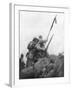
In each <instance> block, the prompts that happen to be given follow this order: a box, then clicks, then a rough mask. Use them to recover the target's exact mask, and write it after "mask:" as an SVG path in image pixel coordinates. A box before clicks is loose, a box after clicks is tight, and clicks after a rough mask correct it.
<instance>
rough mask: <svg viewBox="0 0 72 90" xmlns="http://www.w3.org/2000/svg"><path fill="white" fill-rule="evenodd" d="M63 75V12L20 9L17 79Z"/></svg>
mask: <svg viewBox="0 0 72 90" xmlns="http://www.w3.org/2000/svg"><path fill="white" fill-rule="evenodd" d="M59 77H64V13H63V12H52V11H51V12H48V11H29V10H25V11H20V12H19V79H35V78H59Z"/></svg>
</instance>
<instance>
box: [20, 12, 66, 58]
mask: <svg viewBox="0 0 72 90" xmlns="http://www.w3.org/2000/svg"><path fill="white" fill-rule="evenodd" d="M56 15H57V18H56V19H57V24H55V23H54V26H53V28H52V31H51V33H50V36H49V39H50V37H51V36H52V34H54V37H53V39H52V41H51V43H50V46H49V49H48V53H49V54H56V55H57V54H59V53H60V52H63V51H64V13H45V12H25V11H21V12H20V54H21V53H23V54H24V56H25V55H26V53H27V45H28V44H29V42H30V41H31V40H32V39H33V38H34V37H38V36H39V35H42V36H43V39H46V37H47V35H48V32H49V30H50V27H51V24H52V22H53V19H54V17H55V16H56ZM25 59H26V58H25Z"/></svg>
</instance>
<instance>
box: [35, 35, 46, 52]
mask: <svg viewBox="0 0 72 90" xmlns="http://www.w3.org/2000/svg"><path fill="white" fill-rule="evenodd" d="M46 42H47V40H43V37H42V36H41V35H40V36H39V41H38V43H37V44H36V46H35V47H36V48H37V49H38V50H43V51H44V50H45V44H46Z"/></svg>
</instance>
